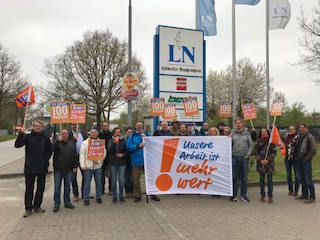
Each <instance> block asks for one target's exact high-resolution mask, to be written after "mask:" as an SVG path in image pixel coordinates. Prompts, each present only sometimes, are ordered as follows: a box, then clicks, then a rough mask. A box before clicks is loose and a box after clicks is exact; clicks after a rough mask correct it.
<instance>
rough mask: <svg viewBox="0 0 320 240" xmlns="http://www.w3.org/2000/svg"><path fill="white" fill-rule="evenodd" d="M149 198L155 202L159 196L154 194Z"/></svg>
mask: <svg viewBox="0 0 320 240" xmlns="http://www.w3.org/2000/svg"><path fill="white" fill-rule="evenodd" d="M151 199H152V200H153V201H156V202H159V201H160V198H159V197H158V196H156V195H154V196H152V197H151Z"/></svg>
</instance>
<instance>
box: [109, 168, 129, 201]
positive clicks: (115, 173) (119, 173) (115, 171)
mask: <svg viewBox="0 0 320 240" xmlns="http://www.w3.org/2000/svg"><path fill="white" fill-rule="evenodd" d="M110 170H111V188H112V195H113V199H117V178H118V177H119V198H120V199H122V198H123V188H124V173H125V171H126V165H110Z"/></svg>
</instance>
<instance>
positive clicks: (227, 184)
mask: <svg viewBox="0 0 320 240" xmlns="http://www.w3.org/2000/svg"><path fill="white" fill-rule="evenodd" d="M143 141H144V142H145V147H144V148H143V149H144V167H145V178H146V192H147V194H148V195H152V194H186V193H190V194H211V195H222V196H232V156H231V138H230V137H226V136H218V137H201V138H199V137H147V138H143ZM150 160H152V161H150Z"/></svg>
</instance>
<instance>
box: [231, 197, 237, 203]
mask: <svg viewBox="0 0 320 240" xmlns="http://www.w3.org/2000/svg"><path fill="white" fill-rule="evenodd" d="M237 200H238V198H237V197H230V201H231V202H236V201H237Z"/></svg>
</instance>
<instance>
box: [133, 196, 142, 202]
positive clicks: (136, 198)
mask: <svg viewBox="0 0 320 240" xmlns="http://www.w3.org/2000/svg"><path fill="white" fill-rule="evenodd" d="M139 201H141V197H135V198H134V199H133V202H139Z"/></svg>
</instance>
